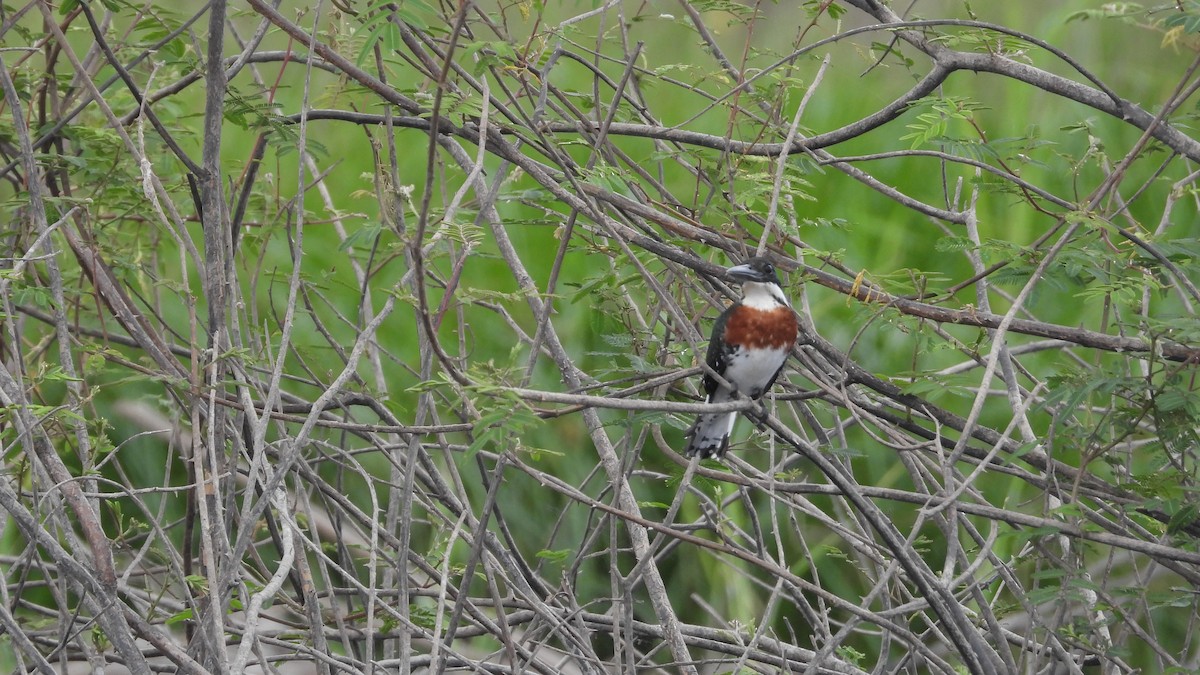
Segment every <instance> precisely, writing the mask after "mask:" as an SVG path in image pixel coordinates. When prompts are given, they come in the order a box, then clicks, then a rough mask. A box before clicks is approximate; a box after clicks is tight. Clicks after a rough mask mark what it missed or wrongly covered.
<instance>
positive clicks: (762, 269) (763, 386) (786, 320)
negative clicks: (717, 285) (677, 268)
mask: <svg viewBox="0 0 1200 675" xmlns="http://www.w3.org/2000/svg"><path fill="white" fill-rule="evenodd" d="M725 273H726V275H727V276H728V277H729V278H730V279H732V280H734V281H738V282H740V283H741V284H742V299H741V300H739V301H738V302H735V303H734V304H732V305H730V307H729V308H728V309H726V310H725V311H724V312H723V313H722V314H721V316H720V317H718V318H717V323H716V325H715V326H713V334H712V340H710V341H709V343H708V355H707V356H706V357H705V361H706V362H707V363H708V367H709V368H711V369H712V371H713V372H715V373H717V374H718V375H720V376H721V378H722V379H724V380H725V381H726V382H728V383H729V384H730V385H732V387H733V388H732V389H731V388H730V387H727V386H725V384H722V383H721V382H719V381H718V380H717V378H715V377H713V376H712V374H711V373H707V372H706V373H705V374H704V382H703V384H704V391H705V392H706V393H707V394H708V398H707V399H706V400H707V402H709V403H720V402H722V401H730V400H733V399H734V398H737V396H739V395H741V396H749V397H750V398H752V399H755V400H757V399H759V398H762V395H763V394H765V393H766V392H767V390H768V389H770V388H771V385H772V384H775V378H777V377H779V373H780V372H781V371H782V370H783V363H784V361H786V360H787V357H788V353H789V352H791V350H792V345H793V344H795V342H796V335H797V334H798V332H799V326H798V324H797V322H796V314H795V312H793V311H792V306H791V304H789V303H788V300H787V296H785V295H784V294H783V288H782V287H781V286H780V284H779V276H778V275H777V274H776V273H775V266H774V265H772V264H771V262H770V261H769V260H767V259H766V258H751V259H749V260H747V261H746V262H745V263H744V264H742V265H735V266H733V267H730V268H729V269H728V270H726V272H725ZM736 421H737V413H736V412H727V413H706V414H703V415H700V417H698V418H697V419H696V422H695V424H693V425H692V428H691V429H689V430H688V433H687V436H688V444H687V450H686V451H685V453H684V454H686V455H687V456H688V457H694V456H696V455H699V456H700V458H701V459H703V458H706V457H713V458H720V457H721V456H722V455H724V454H725V451H726V450H727V449H728V448H729V434H730V433H731V432H732V431H733V424H734V422H736Z"/></svg>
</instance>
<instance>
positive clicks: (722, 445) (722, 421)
mask: <svg viewBox="0 0 1200 675" xmlns="http://www.w3.org/2000/svg"><path fill="white" fill-rule="evenodd" d="M728 400H730V397H729V395H728V394H727V393H726V392H724V391H722V390H721V389H718V390H717V391H715V392H713V395H712V396H709V397H708V403H720V402H723V401H728ZM736 421H737V413H736V412H727V413H711V414H704V415H700V416H699V417H697V418H696V422H695V423H694V424H692V428H691V429H688V432H687V438H688V444H687V449H686V450H684V453H683V454H685V455H687V456H688V457H694V456H696V455H699V456H700V458H701V459H705V458H708V457H712V458H719V457H721V456H722V455H724V454H725V451H726V450H727V449H728V448H729V434H730V432H732V431H733V423H734V422H736Z"/></svg>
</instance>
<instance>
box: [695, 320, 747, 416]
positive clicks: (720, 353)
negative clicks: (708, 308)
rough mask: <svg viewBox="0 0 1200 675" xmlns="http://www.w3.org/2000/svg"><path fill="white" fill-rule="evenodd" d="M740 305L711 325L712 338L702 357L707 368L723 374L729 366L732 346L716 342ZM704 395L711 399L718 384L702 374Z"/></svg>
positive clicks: (706, 374) (710, 376) (707, 375)
mask: <svg viewBox="0 0 1200 675" xmlns="http://www.w3.org/2000/svg"><path fill="white" fill-rule="evenodd" d="M738 304H740V303H735V304H733V305H731V306H729V308H727V309H726V310H725V311H724V312H721V316H719V317H717V322H716V323H714V324H713V332H712V338H711V339H710V340H709V341H708V354H707V355H706V356H705V357H704V362H705V363H707V364H708V367H709V368H712V369H713V370H715V371H717V372H718V373H724V372H725V368H726V367H727V366H728V365H729V355H730V354H731V353H733V346H732V345H728V344H725V341H724V340H718V339H717V336H719V335H723V334H724V333H725V324H726V323H728V322H729V315H730V314H732V313H733V310H734V309H735V308H736V307H737V306H738ZM703 383H704V393H705V394H707V398H712V395H713V392H714V391H716V390H717V387H718V386H719V383H718V382H717V380H716V378H714V377H713V376H712V375H709V374H708V373H704V382H703Z"/></svg>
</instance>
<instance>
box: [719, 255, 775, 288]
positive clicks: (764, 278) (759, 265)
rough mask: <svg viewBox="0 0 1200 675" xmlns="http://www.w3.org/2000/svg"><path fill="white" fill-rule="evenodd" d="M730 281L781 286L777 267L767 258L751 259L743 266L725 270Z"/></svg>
mask: <svg viewBox="0 0 1200 675" xmlns="http://www.w3.org/2000/svg"><path fill="white" fill-rule="evenodd" d="M725 273H726V274H728V275H729V278H730V279H733V280H734V281H738V282H741V283H746V282H755V283H760V284H775V285H776V286H778V285H780V284H779V275H778V274H776V273H775V266H774V265H772V264H771V261H769V260H767V259H766V258H751V259H749V260H747V261H746V262H744V263H742V264H741V265H734V266H733V267H730V268H729V269H727V270H725Z"/></svg>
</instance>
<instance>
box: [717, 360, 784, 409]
mask: <svg viewBox="0 0 1200 675" xmlns="http://www.w3.org/2000/svg"><path fill="white" fill-rule="evenodd" d="M787 355H788V350H786V349H755V350H747V349H739V350H737V351H735V352H734V353H732V354H730V355H729V364H728V365H727V366H726V367H725V374H724V377H725V379H726V380H728V381H729V382H730V384H733V385H734V386H735V387H737V389H738V393H739V394H741V395H742V396H749V397H751V398H758V397H759V396H762V393H763V389H764V388H765V387H766V386H767V383H768V382H770V381H771V376H773V375H774V374H775V372H776V371H778V370H779V367H780V366H782V365H783V362H784V361H785V360H786V359H787Z"/></svg>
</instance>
